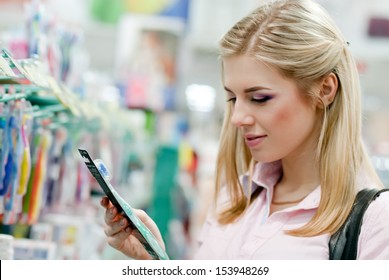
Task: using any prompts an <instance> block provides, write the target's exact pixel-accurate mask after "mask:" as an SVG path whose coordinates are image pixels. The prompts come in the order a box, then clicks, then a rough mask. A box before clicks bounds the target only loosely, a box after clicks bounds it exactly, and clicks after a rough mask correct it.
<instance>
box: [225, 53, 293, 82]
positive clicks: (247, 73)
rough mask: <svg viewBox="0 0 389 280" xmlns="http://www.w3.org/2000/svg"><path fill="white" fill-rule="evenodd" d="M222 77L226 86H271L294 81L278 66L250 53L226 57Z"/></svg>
mask: <svg viewBox="0 0 389 280" xmlns="http://www.w3.org/2000/svg"><path fill="white" fill-rule="evenodd" d="M222 69H223V71H222V79H223V83H224V85H225V86H226V87H229V86H230V87H242V86H253V85H256V86H270V85H276V84H280V83H283V82H286V81H288V82H292V81H291V80H289V79H287V78H285V77H284V76H283V75H282V74H281V73H280V72H279V71H277V70H276V68H274V67H272V66H270V65H269V64H266V63H264V62H261V61H259V60H257V59H255V58H254V57H250V56H248V55H238V56H230V57H224V58H223V59H222Z"/></svg>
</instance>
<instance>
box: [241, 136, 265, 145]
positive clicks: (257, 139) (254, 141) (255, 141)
mask: <svg viewBox="0 0 389 280" xmlns="http://www.w3.org/2000/svg"><path fill="white" fill-rule="evenodd" d="M266 137H267V135H254V134H246V135H245V137H244V138H245V141H246V144H247V146H248V147H250V148H254V147H256V146H258V145H259V144H261V143H262V142H263V141H264V140H265V138H266Z"/></svg>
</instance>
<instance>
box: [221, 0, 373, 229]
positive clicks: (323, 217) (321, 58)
mask: <svg viewBox="0 0 389 280" xmlns="http://www.w3.org/2000/svg"><path fill="white" fill-rule="evenodd" d="M220 46H221V57H222V58H223V57H228V56H235V55H242V54H244V55H249V56H252V57H254V58H256V59H258V60H260V61H262V62H264V63H266V64H268V65H271V66H272V67H275V68H276V69H278V70H279V71H280V72H281V73H282V74H283V75H285V76H286V77H288V78H291V79H293V80H295V81H297V84H298V86H299V87H300V88H301V89H302V90H303V91H304V92H306V93H307V94H308V96H309V97H310V98H313V99H314V98H316V99H318V100H320V92H319V91H318V90H317V87H315V85H317V82H318V81H320V80H321V79H322V78H323V77H325V76H326V75H328V74H329V73H331V72H332V73H335V74H336V76H337V78H338V83H339V87H338V90H337V93H336V96H335V99H334V101H333V103H332V104H331V105H330V106H329V107H328V108H324V119H323V123H322V127H321V131H320V136H319V140H318V145H317V151H316V162H317V166H318V167H319V172H320V185H321V193H322V195H321V200H320V204H319V207H318V210H317V212H316V214H315V215H314V217H313V218H312V219H311V220H310V221H309V222H308V223H307V224H306V225H304V226H302V227H301V228H299V229H296V230H293V231H290V232H289V233H290V234H292V235H296V236H315V235H319V234H323V233H333V232H335V231H336V230H337V229H338V228H339V227H340V226H341V225H342V224H343V222H344V221H345V219H346V217H347V215H348V213H349V211H350V209H351V206H352V204H353V200H354V197H355V195H356V193H357V190H358V186H357V181H356V177H357V173H358V172H359V170H361V169H363V170H367V172H368V174H369V175H370V177H372V178H373V179H375V180H376V181H377V183H378V184H380V183H379V179H378V176H377V175H376V173H375V171H374V169H373V167H372V166H371V164H370V161H369V158H368V155H367V153H366V152H365V148H364V145H363V143H362V137H361V123H362V121H361V118H362V117H361V116H362V112H361V96H360V95H361V90H360V85H359V77H358V72H357V68H356V65H355V62H354V59H353V57H352V55H351V53H350V50H349V48H348V43H347V42H346V41H345V39H344V38H343V35H342V34H341V32H340V31H339V29H338V28H337V27H336V25H335V23H334V22H333V20H332V19H331V18H330V16H329V15H328V14H327V12H326V11H325V10H324V9H323V8H322V7H321V6H320V5H319V4H317V3H315V2H314V1H310V0H280V1H277V0H276V1H272V2H268V3H266V4H264V5H263V6H261V7H259V8H257V9H256V10H254V11H253V12H252V13H251V14H250V15H248V16H247V17H245V18H243V19H242V20H240V21H239V22H238V23H236V24H235V25H234V26H233V27H232V28H231V29H230V30H229V31H228V32H227V33H226V34H225V36H224V37H223V38H222V40H221V43H220ZM231 111H232V110H231V107H230V106H227V109H226V112H225V118H224V123H223V128H222V132H221V139H220V146H219V154H218V159H217V168H216V193H215V197H218V195H219V194H220V191H221V188H222V186H223V185H225V186H226V187H227V190H228V193H229V195H230V198H231V204H230V205H229V207H228V208H227V209H224V211H223V212H221V213H219V222H220V223H223V224H226V223H231V222H233V221H235V220H236V219H237V218H238V217H240V216H241V214H242V213H243V212H244V211H245V209H246V208H247V206H248V205H249V202H250V197H246V196H245V195H244V193H243V188H242V186H241V182H240V181H239V176H240V175H242V174H244V173H246V172H248V171H249V166H250V163H252V162H253V158H252V157H251V155H250V153H249V150H248V149H247V147H246V146H245V144H244V142H243V141H242V137H241V136H240V135H239V131H238V129H237V128H236V127H234V126H233V125H232V124H231V123H230V118H231ZM251 166H253V164H251Z"/></svg>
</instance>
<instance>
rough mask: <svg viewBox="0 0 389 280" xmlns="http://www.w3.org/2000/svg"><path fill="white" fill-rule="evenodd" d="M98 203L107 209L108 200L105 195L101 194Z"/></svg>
mask: <svg viewBox="0 0 389 280" xmlns="http://www.w3.org/2000/svg"><path fill="white" fill-rule="evenodd" d="M100 205H101V206H103V207H104V208H105V209H107V208H108V207H109V205H110V201H109V199H108V197H107V196H103V197H102V198H101V200H100Z"/></svg>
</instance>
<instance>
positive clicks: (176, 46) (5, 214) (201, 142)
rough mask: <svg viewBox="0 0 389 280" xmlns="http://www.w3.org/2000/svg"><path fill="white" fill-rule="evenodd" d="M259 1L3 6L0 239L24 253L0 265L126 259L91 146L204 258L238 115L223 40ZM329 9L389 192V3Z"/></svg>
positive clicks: (182, 245)
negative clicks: (222, 63) (354, 73)
mask: <svg viewBox="0 0 389 280" xmlns="http://www.w3.org/2000/svg"><path fill="white" fill-rule="evenodd" d="M263 1H265V0H263ZM259 2H260V1H258V0H245V1H242V0H213V1H207V0H142V1H139V0H66V1H65V0H41V1H39V0H32V1H31V0H0V44H1V45H0V47H1V56H0V130H1V131H0V132H1V137H0V142H1V145H2V149H1V158H0V161H1V164H2V166H3V167H4V168H3V169H1V171H0V176H1V178H0V179H1V182H2V184H1V186H0V187H1V188H0V214H1V224H0V234H3V235H0V238H3V239H4V240H6V241H7V240H8V241H9V242H13V243H12V244H13V245H12V246H13V247H12V250H11V249H9V250H8V249H7V250H8V251H7V250H5V249H4V248H5V247H4V248H3V249H4V250H3V252H5V253H4V256H3V255H1V256H0V258H3V259H6V258H11V257H12V258H15V259H125V257H124V256H123V255H121V254H120V253H118V252H116V251H114V250H113V249H111V248H110V247H109V246H108V245H107V244H106V241H105V237H104V233H103V211H102V209H101V207H99V200H100V197H101V191H100V188H99V187H98V186H97V185H96V183H95V181H94V180H93V179H92V178H91V177H90V175H89V173H88V171H87V169H86V167H85V165H84V163H83V161H82V160H81V157H80V156H79V154H78V151H77V148H78V147H83V148H86V149H88V150H89V152H90V153H91V155H92V157H93V158H101V159H103V160H104V162H105V163H106V165H107V166H108V168H109V169H110V170H111V173H112V180H111V182H112V184H113V185H114V186H115V187H116V188H117V190H118V191H119V193H120V194H121V195H122V196H123V197H124V198H125V199H126V200H127V201H128V202H129V203H130V204H132V205H133V206H134V207H137V208H142V209H144V210H146V211H147V212H148V213H149V214H150V215H151V216H152V217H153V218H154V219H155V221H156V222H157V224H158V226H159V227H160V229H161V232H162V234H163V237H164V239H165V242H166V245H167V248H168V254H169V255H170V256H171V257H172V258H173V259H190V258H191V255H192V250H193V244H194V242H195V240H196V236H197V234H198V231H199V229H200V227H201V224H202V221H203V219H204V215H205V213H206V209H207V206H208V204H209V202H210V200H211V199H212V195H213V169H214V162H215V157H216V152H217V146H218V136H219V132H220V127H221V122H222V118H223V108H224V104H225V102H224V100H225V98H224V95H223V90H222V87H221V82H220V67H219V61H218V53H217V46H218V39H219V38H220V37H221V36H222V34H223V33H224V32H225V31H227V30H228V28H229V27H230V26H231V25H232V24H233V23H234V22H235V21H236V20H238V19H239V18H241V17H242V16H244V15H245V14H247V13H248V12H249V11H250V10H251V9H253V8H254V7H255V6H256V5H258V3H259ZM318 2H319V3H321V4H322V5H323V6H324V7H325V8H327V9H328V11H329V12H330V14H331V15H332V16H333V17H334V19H335V21H336V22H337V23H338V25H339V26H340V28H341V30H342V31H343V33H344V34H345V37H346V38H347V40H348V41H349V42H350V48H351V49H352V51H353V53H354V55H355V58H356V60H357V63H358V68H359V72H360V75H361V82H362V88H363V109H364V138H365V141H366V144H367V146H368V148H369V150H370V154H371V156H372V161H373V162H374V164H375V167H376V168H377V170H378V171H379V174H380V176H381V177H382V179H383V181H384V183H385V184H386V185H388V186H389V2H388V1H387V0H370V1H363V0H354V1H351V0H342V1H335V0H318ZM21 76H23V78H21ZM6 234H7V236H6ZM9 235H11V236H12V237H13V238H12V240H11V241H10V239H9ZM7 238H8V239H7ZM3 239H2V240H3ZM8 241H7V242H8ZM4 242H5V241H4ZM4 242H3V243H1V242H0V246H6V245H3V244H5V243H4ZM7 252H8V255H7Z"/></svg>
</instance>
